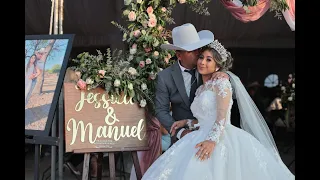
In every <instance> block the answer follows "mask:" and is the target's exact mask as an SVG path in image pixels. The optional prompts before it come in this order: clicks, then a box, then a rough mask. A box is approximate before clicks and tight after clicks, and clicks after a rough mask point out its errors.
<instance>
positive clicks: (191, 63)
mask: <svg viewBox="0 0 320 180" xmlns="http://www.w3.org/2000/svg"><path fill="white" fill-rule="evenodd" d="M176 54H177V57H178V59H179V60H180V61H181V62H182V64H183V65H184V66H186V67H185V68H189V69H191V68H194V67H196V66H197V61H198V57H199V50H198V49H196V50H193V51H177V52H176Z"/></svg>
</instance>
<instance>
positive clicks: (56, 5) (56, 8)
mask: <svg viewBox="0 0 320 180" xmlns="http://www.w3.org/2000/svg"><path fill="white" fill-rule="evenodd" d="M58 21H59V0H55V1H54V26H53V27H54V29H53V34H58V28H59V26H58Z"/></svg>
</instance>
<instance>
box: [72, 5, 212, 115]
mask: <svg viewBox="0 0 320 180" xmlns="http://www.w3.org/2000/svg"><path fill="white" fill-rule="evenodd" d="M210 1H211V0H125V8H124V10H123V12H122V16H123V18H124V19H125V20H126V21H127V24H126V27H124V26H122V25H120V24H118V23H117V22H114V21H112V22H111V23H112V24H113V25H115V26H116V27H118V28H119V29H120V31H121V32H122V33H123V39H122V40H123V41H124V42H125V43H126V45H127V48H128V49H126V50H125V51H120V50H115V51H113V52H111V50H110V49H107V51H106V53H102V52H100V51H98V55H92V54H88V53H87V52H84V53H81V54H79V55H78V56H77V58H76V59H73V61H74V62H75V63H76V66H74V67H72V68H73V69H74V70H75V71H76V73H77V74H78V76H79V77H80V80H79V81H78V83H77V88H79V89H92V88H96V87H102V88H104V89H105V90H106V91H107V92H108V93H109V95H112V96H114V97H119V96H121V95H127V97H128V96H130V97H132V98H133V100H134V101H135V102H138V103H139V104H140V106H141V107H145V106H146V105H150V106H149V107H150V109H151V110H150V111H152V110H153V109H154V104H153V98H154V92H155V79H156V76H157V74H158V73H159V72H160V71H162V70H163V69H164V68H166V67H168V66H170V65H171V64H172V63H173V61H174V60H173V59H172V57H173V56H174V51H170V50H163V49H161V48H160V45H161V44H165V43H169V42H168V39H169V38H171V31H170V30H166V29H165V27H166V25H167V24H174V23H175V22H174V19H173V18H172V17H171V14H172V10H173V8H174V7H175V6H176V5H177V4H187V5H188V6H189V7H190V8H191V10H193V11H194V12H196V13H198V14H202V15H210V13H209V12H208V8H207V7H205V4H206V3H209V2H210Z"/></svg>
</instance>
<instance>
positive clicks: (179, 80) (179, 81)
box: [171, 62, 190, 107]
mask: <svg viewBox="0 0 320 180" xmlns="http://www.w3.org/2000/svg"><path fill="white" fill-rule="evenodd" d="M171 75H172V78H173V80H174V83H175V84H176V86H177V89H178V91H179V93H180V95H181V97H182V99H183V101H184V103H185V104H186V105H187V106H188V107H189V106H190V101H189V98H188V95H187V92H186V88H185V86H184V80H183V77H182V72H181V69H180V67H179V64H178V62H176V63H175V64H174V66H173V68H172V73H171Z"/></svg>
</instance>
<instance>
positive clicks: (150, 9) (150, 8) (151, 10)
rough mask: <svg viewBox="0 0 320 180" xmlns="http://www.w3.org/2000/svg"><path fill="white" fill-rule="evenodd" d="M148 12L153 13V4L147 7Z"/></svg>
mask: <svg viewBox="0 0 320 180" xmlns="http://www.w3.org/2000/svg"><path fill="white" fill-rule="evenodd" d="M147 13H148V14H152V13H153V8H152V6H149V7H148V8H147Z"/></svg>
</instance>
